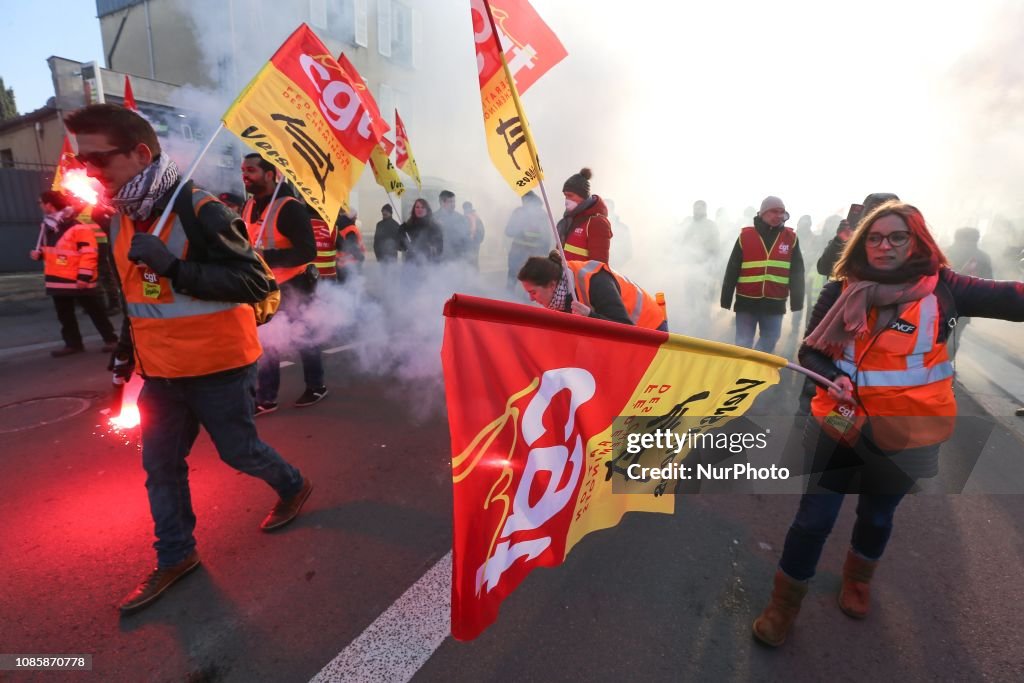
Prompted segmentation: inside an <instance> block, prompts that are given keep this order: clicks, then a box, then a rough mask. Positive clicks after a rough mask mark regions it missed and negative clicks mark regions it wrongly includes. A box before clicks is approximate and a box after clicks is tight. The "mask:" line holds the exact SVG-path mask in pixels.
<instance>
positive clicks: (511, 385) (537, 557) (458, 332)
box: [441, 295, 786, 640]
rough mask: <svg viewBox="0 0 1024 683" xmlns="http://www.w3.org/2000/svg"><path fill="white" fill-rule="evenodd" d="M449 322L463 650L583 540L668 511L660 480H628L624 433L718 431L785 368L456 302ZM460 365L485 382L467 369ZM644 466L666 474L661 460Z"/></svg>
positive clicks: (695, 344)
mask: <svg viewBox="0 0 1024 683" xmlns="http://www.w3.org/2000/svg"><path fill="white" fill-rule="evenodd" d="M445 316H447V317H446V321H445V333H444V344H443V346H442V349H441V359H442V363H443V366H444V377H445V394H446V396H447V403H448V422H449V428H450V431H451V443H452V482H453V498H454V501H453V502H454V525H455V528H454V538H453V560H452V562H453V576H452V615H451V621H452V635H453V636H454V637H455V638H458V639H460V640H469V639H472V638H475V637H476V636H478V635H479V634H480V633H481V632H482V631H483V630H484V629H485V628H487V626H489V625H490V624H491V623H492V622H493V621H494V620H495V619H496V618H497V615H498V610H499V607H500V605H501V602H502V601H503V600H504V599H505V598H506V597H507V596H508V595H509V594H511V593H512V592H513V591H514V590H515V588H516V587H517V586H518V585H519V583H520V582H522V580H523V579H524V578H525V577H526V575H527V574H529V573H530V572H531V571H532V570H533V569H535V568H536V567H552V566H556V565H559V564H561V563H562V562H563V561H564V560H565V557H566V555H567V554H568V553H569V551H570V550H571V549H572V548H573V546H574V545H575V544H576V543H578V542H579V541H580V539H582V538H583V537H584V536H585V535H587V534H588V533H590V532H591V531H596V530H598V529H605V528H608V527H612V526H615V525H616V524H618V523H619V520H620V519H621V518H622V516H623V515H624V514H625V513H626V512H630V511H646V512H665V513H671V512H672V511H673V508H674V500H673V496H670V495H669V496H656V495H653V494H656V493H659V492H663V491H664V489H660V491H659V486H660V484H661V483H660V482H658V481H647V482H635V481H632V480H631V479H629V480H627V478H626V477H625V474H626V472H627V471H628V467H627V463H628V462H630V458H632V457H634V456H633V455H632V453H633V451H627V450H626V449H625V448H624V447H623V446H624V442H625V441H627V437H628V435H629V433H630V432H634V431H639V430H642V429H648V430H650V429H651V428H650V423H651V422H652V421H660V422H661V423H662V424H664V425H666V426H674V425H677V424H678V422H672V421H673V420H678V418H680V417H681V416H683V415H686V416H687V417H688V418H693V424H694V425H696V426H695V427H690V429H696V430H698V432H702V431H706V430H708V429H711V428H712V427H716V426H721V425H722V424H724V423H725V422H726V421H728V420H730V419H732V418H735V417H738V416H740V415H742V414H743V413H744V411H746V410H747V408H749V406H750V405H751V403H753V401H754V399H755V398H756V397H757V395H758V394H759V393H760V392H761V391H763V390H764V389H766V388H768V387H769V386H771V385H774V384H776V383H778V381H779V369H780V368H781V367H784V366H785V365H786V360H785V359H784V358H781V357H778V356H772V355H769V354H765V353H761V352H758V351H751V350H748V349H742V348H739V347H735V346H730V345H727V344H720V343H717V342H709V341H704V340H700V339H692V338H689V337H683V336H681V335H675V334H669V333H667V332H657V331H654V330H646V329H639V328H635V327H631V326H628V325H621V324H618V323H612V322H607V321H601V320H592V319H589V318H584V317H581V316H573V315H568V314H564V313H556V312H553V311H548V310H544V309H539V308H531V307H529V306H523V305H519V304H510V303H504V302H497V301H491V300H488V299H479V298H476V297H468V296H463V295H457V296H455V297H453V298H452V299H451V300H450V301H449V302H448V304H447V305H446V306H445ZM466 358H474V359H476V360H477V362H478V363H479V365H480V367H482V368H487V372H466V371H465V362H464V359H466ZM616 418H619V419H618V420H617V419H616ZM687 422H688V424H689V420H688V421H687ZM613 423H614V427H613ZM687 452H688V451H687ZM649 455H651V456H656V457H655V458H654V459H653V462H654V463H656V464H658V465H659V466H660V465H663V464H664V458H663V456H664V453H663V452H654V453H650V454H649ZM685 455H686V452H683V453H682V454H681V455H680V456H679V457H680V458H682V457H685ZM645 462H646V461H645ZM613 483H614V484H616V493H615V494H614V495H613V494H612V485H613ZM620 487H624V488H626V490H628V491H630V492H629V493H622V492H621V490H622V488H620ZM634 491H640V492H641V493H632V492H634Z"/></svg>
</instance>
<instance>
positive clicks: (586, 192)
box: [562, 168, 593, 199]
mask: <svg viewBox="0 0 1024 683" xmlns="http://www.w3.org/2000/svg"><path fill="white" fill-rule="evenodd" d="M592 175H593V174H592V173H591V172H590V169H589V168H583V169H580V172H579V173H576V174H573V175H571V176H569V179H568V180H566V181H565V185H562V192H572V193H573V194H575V195H577V196H579V197H581V198H583V199H587V198H588V197H590V177H591V176H592Z"/></svg>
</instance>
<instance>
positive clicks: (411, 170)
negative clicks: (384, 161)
mask: <svg viewBox="0 0 1024 683" xmlns="http://www.w3.org/2000/svg"><path fill="white" fill-rule="evenodd" d="M395 147H396V148H397V150H398V151H396V152H395V165H396V166H398V168H400V169H402V172H403V173H405V175H407V176H409V177H410V178H412V179H413V180H415V181H416V187H417V188H419V189H420V190H422V189H423V183H422V182H420V168H419V166H417V165H416V157H414V156H413V155H412V145H410V144H409V134H408V133H406V132H405V124H404V123H402V117H401V116H399V115H398V110H397V109H396V110H395Z"/></svg>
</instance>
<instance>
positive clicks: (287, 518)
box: [260, 477, 313, 531]
mask: <svg viewBox="0 0 1024 683" xmlns="http://www.w3.org/2000/svg"><path fill="white" fill-rule="evenodd" d="M312 492H313V482H311V481H310V480H309V478H308V477H307V478H305V479H303V480H302V488H301V489H299V492H298V493H296V494H295V495H294V496H292V497H291V498H279V499H278V501H277V504H276V505H274V508H273V509H272V510H271V511H270V514H268V515H267V516H266V518H265V519H264V520H263V522H262V523H261V524H260V529H263V530H264V531H274V530H275V529H280V528H281V527H283V526H285V525H286V524H289V523H290V522H291V521H292V520H293V519H295V518H296V517H298V516H299V511H300V510H302V506H303V504H304V503H305V502H306V499H307V498H309V494H311V493H312Z"/></svg>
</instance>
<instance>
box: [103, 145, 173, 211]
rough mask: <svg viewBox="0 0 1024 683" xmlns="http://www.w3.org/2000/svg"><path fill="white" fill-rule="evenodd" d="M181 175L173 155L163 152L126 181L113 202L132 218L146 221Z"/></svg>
mask: <svg viewBox="0 0 1024 683" xmlns="http://www.w3.org/2000/svg"><path fill="white" fill-rule="evenodd" d="M180 177H181V174H180V173H179V172H178V166H177V165H176V164H175V163H174V161H172V160H171V157H170V156H168V155H166V154H161V155H160V156H158V157H157V158H156V159H154V160H153V163H151V164H150V165H149V166H147V167H146V168H144V169H142V170H141V171H139V173H138V174H136V175H135V176H134V177H133V178H132V179H131V180H129V181H128V182H127V183H125V184H124V186H123V187H121V189H120V190H118V191H117V194H116V195H114V198H113V200H112V203H113V204H114V207H115V208H116V209H117V210H118V211H119V212H121V213H122V214H124V215H125V216H128V217H129V218H131V219H132V220H135V221H144V220H146V219H148V218H150V214H152V212H153V205H154V204H155V203H156V202H157V200H158V199H160V197H162V196H163V195H164V194H165V193H166V192H167V191H168V190H170V189H171V188H172V187H174V184H175V183H176V182H178V178H180Z"/></svg>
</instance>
